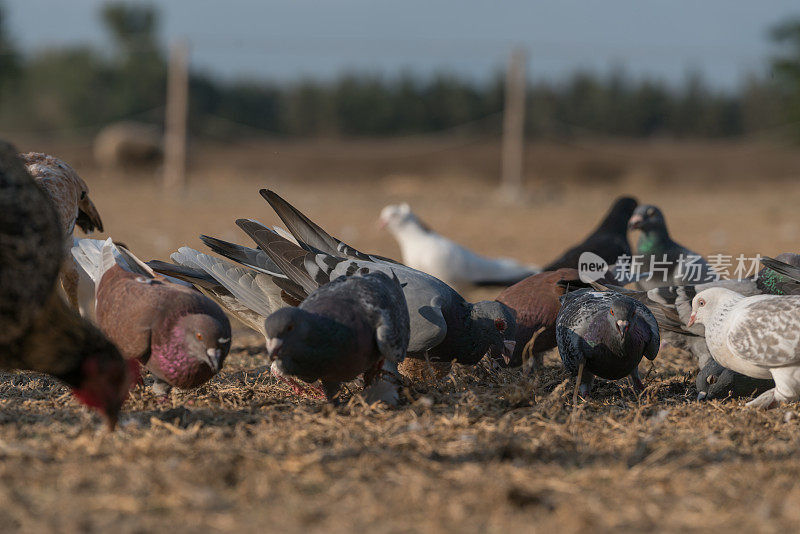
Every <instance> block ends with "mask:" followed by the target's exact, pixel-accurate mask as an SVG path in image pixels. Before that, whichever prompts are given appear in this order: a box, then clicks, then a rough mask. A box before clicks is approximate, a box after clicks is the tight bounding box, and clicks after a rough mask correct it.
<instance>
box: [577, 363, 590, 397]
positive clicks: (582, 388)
mask: <svg viewBox="0 0 800 534" xmlns="http://www.w3.org/2000/svg"><path fill="white" fill-rule="evenodd" d="M593 385H594V375H593V374H592V373H591V372H590V371H587V370H586V369H584V370H583V378H582V379H580V383H579V385H578V394H580V396H581V397H583V398H584V399H588V398H589V395H590V393H591V392H592V386H593Z"/></svg>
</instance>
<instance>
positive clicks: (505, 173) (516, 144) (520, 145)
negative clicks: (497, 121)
mask: <svg viewBox="0 0 800 534" xmlns="http://www.w3.org/2000/svg"><path fill="white" fill-rule="evenodd" d="M525 61H526V54H525V51H524V50H522V49H521V48H516V49H514V50H513V51H512V52H511V57H510V58H509V62H508V71H507V73H506V94H505V110H504V112H503V147H502V156H501V157H502V161H501V168H502V184H501V187H502V190H503V193H504V194H505V195H507V196H509V198H516V197H518V195H520V194H522V192H523V191H522V186H523V184H522V171H523V169H522V160H523V155H524V143H525Z"/></svg>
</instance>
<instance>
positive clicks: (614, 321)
mask: <svg viewBox="0 0 800 534" xmlns="http://www.w3.org/2000/svg"><path fill="white" fill-rule="evenodd" d="M634 315H636V307H635V306H634V305H633V304H632V303H631V302H630V300H628V299H614V301H613V302H612V303H611V306H610V307H609V309H608V317H607V319H608V321H609V323H611V325H612V327H613V328H614V329H615V330H616V331H617V333H618V334H619V336H620V337H621V338H622V339H624V338H625V336H626V335H628V329H629V328H630V327H631V323H632V322H633V319H634ZM612 331H613V330H612Z"/></svg>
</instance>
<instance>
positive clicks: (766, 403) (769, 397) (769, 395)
mask: <svg viewBox="0 0 800 534" xmlns="http://www.w3.org/2000/svg"><path fill="white" fill-rule="evenodd" d="M777 404H778V403H777V401H776V400H775V388H772V389H770V390H767V391H765V392H764V393H762V394H761V395H759V396H758V397H756V398H755V399H753V400H751V401H750V402H748V403H747V404H746V405H745V406H749V407H751V408H761V409H762V410H769V409H770V408H772V407H773V406H775V405H777Z"/></svg>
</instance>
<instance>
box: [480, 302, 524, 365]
mask: <svg viewBox="0 0 800 534" xmlns="http://www.w3.org/2000/svg"><path fill="white" fill-rule="evenodd" d="M471 317H472V320H473V325H474V332H475V338H473V339H476V340H478V344H477V346H479V347H482V346H485V347H486V348H487V350H488V354H489V356H491V357H492V358H499V357H501V356H502V358H503V360H505V361H506V363H508V362H510V361H511V356H512V355H513V354H514V348H515V347H516V342H515V341H514V337H515V335H516V331H517V321H516V318H515V316H514V312H513V311H512V310H511V308H509V307H508V306H506V305H505V304H502V303H500V302H497V301H495V300H485V301H482V302H477V303H475V304H474V305H473V306H472V313H471ZM483 342H485V345H482V344H481V343H483Z"/></svg>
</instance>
